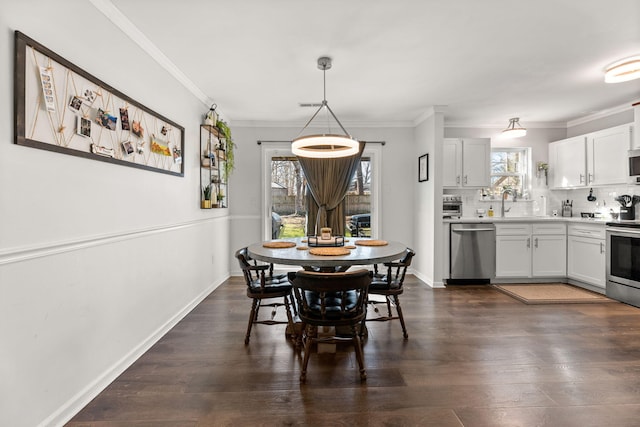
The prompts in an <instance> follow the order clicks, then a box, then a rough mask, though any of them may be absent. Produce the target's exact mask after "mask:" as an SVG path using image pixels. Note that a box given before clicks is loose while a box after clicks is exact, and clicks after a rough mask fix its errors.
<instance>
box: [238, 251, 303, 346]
mask: <svg viewBox="0 0 640 427" xmlns="http://www.w3.org/2000/svg"><path fill="white" fill-rule="evenodd" d="M235 256H236V258H237V259H238V263H239V264H240V268H241V269H242V274H243V275H244V280H245V282H246V285H247V296H248V297H249V298H251V299H252V304H251V313H250V314H249V324H248V326H247V334H246V335H245V338H244V343H245V344H249V339H250V337H251V328H252V327H253V325H254V324H256V323H259V324H263V325H276V324H287V325H288V330H289V331H290V333H291V335H292V336H294V335H295V329H294V325H293V316H292V314H291V311H292V310H293V312H294V314H296V312H297V310H296V307H295V303H294V301H293V293H292V287H291V283H289V279H288V278H287V275H286V274H279V275H274V274H273V264H258V263H257V262H256V261H255V260H252V259H251V257H250V256H249V254H248V253H247V248H242V249H239V250H237V251H236V254H235ZM276 298H282V302H278V301H273V300H274V299H276ZM263 300H271V301H270V302H268V303H263ZM283 305H284V306H285V310H286V314H287V321H286V322H284V321H277V320H275V316H276V309H277V308H278V307H280V306H283ZM265 306H266V307H271V308H272V310H271V318H270V319H265V320H259V317H258V314H259V311H260V307H265ZM294 338H295V336H294Z"/></svg>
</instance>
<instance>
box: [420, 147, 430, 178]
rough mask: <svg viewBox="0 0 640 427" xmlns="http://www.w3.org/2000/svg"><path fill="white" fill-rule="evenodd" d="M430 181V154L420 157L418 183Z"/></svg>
mask: <svg viewBox="0 0 640 427" xmlns="http://www.w3.org/2000/svg"><path fill="white" fill-rule="evenodd" d="M424 181H429V153H427V154H423V155H422V156H420V157H418V182H424Z"/></svg>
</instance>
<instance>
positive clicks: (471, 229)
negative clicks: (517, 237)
mask: <svg viewBox="0 0 640 427" xmlns="http://www.w3.org/2000/svg"><path fill="white" fill-rule="evenodd" d="M450 243H451V245H450V248H451V254H450V258H449V259H450V271H449V277H450V279H449V280H448V281H447V283H451V284H456V283H459V284H463V283H489V282H490V280H491V279H492V278H493V277H494V276H495V273H496V227H495V225H493V224H492V223H459V224H451V241H450Z"/></svg>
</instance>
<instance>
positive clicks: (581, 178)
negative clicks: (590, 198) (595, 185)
mask: <svg viewBox="0 0 640 427" xmlns="http://www.w3.org/2000/svg"><path fill="white" fill-rule="evenodd" d="M583 182H584V175H583V174H580V184H582V183H583Z"/></svg>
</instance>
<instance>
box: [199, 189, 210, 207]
mask: <svg viewBox="0 0 640 427" xmlns="http://www.w3.org/2000/svg"><path fill="white" fill-rule="evenodd" d="M202 197H203V199H204V200H202V203H201V206H202V208H203V209H211V186H210V185H207V186H206V187H203V188H202Z"/></svg>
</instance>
